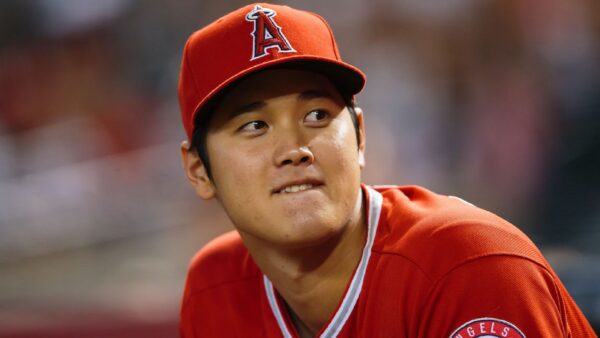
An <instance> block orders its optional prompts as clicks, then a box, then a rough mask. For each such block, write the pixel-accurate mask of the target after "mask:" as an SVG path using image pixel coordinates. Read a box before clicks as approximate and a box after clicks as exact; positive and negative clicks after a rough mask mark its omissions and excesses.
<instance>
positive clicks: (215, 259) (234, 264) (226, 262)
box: [186, 231, 260, 293]
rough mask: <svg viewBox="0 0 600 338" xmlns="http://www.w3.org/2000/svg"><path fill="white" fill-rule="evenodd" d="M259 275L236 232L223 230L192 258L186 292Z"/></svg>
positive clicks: (198, 290)
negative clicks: (223, 231)
mask: <svg viewBox="0 0 600 338" xmlns="http://www.w3.org/2000/svg"><path fill="white" fill-rule="evenodd" d="M259 276H260V271H259V270H258V268H257V267H256V265H255V264H254V262H253V261H252V258H251V257H250V254H249V253H248V250H247V249H246V247H245V246H244V244H243V242H242V240H241V238H240V236H239V234H238V232H237V231H230V232H227V233H225V234H223V235H221V236H219V237H217V238H215V239H213V240H212V241H210V242H209V243H208V244H206V245H205V246H204V247H203V248H202V249H200V250H199V251H198V252H197V253H196V254H195V255H194V257H193V258H192V260H191V262H190V264H189V268H188V274H187V281H186V293H195V292H200V291H203V290H206V289H210V288H213V287H217V286H219V285H223V284H227V283H232V282H236V281H242V280H247V279H249V278H255V277H259Z"/></svg>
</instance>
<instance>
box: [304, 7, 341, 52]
mask: <svg viewBox="0 0 600 338" xmlns="http://www.w3.org/2000/svg"><path fill="white" fill-rule="evenodd" d="M311 14H312V15H314V16H316V17H317V18H319V19H320V20H321V21H322V22H323V23H324V24H325V27H327V31H328V32H329V37H330V38H331V45H332V46H333V53H334V54H335V58H336V59H338V60H341V57H340V56H339V54H338V48H337V44H336V43H335V37H334V36H333V31H332V30H331V27H330V26H329V24H328V23H327V21H326V20H325V18H323V17H322V16H320V15H319V14H315V13H311Z"/></svg>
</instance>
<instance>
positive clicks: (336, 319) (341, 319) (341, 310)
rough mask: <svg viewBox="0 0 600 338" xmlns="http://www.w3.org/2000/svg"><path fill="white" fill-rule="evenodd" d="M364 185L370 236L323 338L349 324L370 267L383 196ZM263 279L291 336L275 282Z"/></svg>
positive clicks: (271, 303)
mask: <svg viewBox="0 0 600 338" xmlns="http://www.w3.org/2000/svg"><path fill="white" fill-rule="evenodd" d="M363 188H364V189H363V191H364V193H365V197H366V200H367V204H368V208H367V219H368V222H367V240H366V243H365V246H364V248H363V253H362V256H361V259H360V262H359V263H358V267H357V268H356V271H355V272H354V275H353V276H352V280H351V281H350V285H349V286H348V288H347V290H346V293H345V294H344V298H343V299H342V301H341V303H340V305H339V306H338V308H337V310H336V311H335V313H334V315H333V317H332V318H331V319H330V320H329V323H328V324H327V326H326V327H325V329H323V330H322V331H321V333H320V334H319V336H318V337H320V338H333V337H337V335H338V334H339V333H340V331H341V330H342V328H343V327H344V324H346V321H347V320H348V318H349V317H350V314H351V313H352V311H353V310H354V307H355V305H356V302H357V301H358V296H359V295H360V292H361V290H362V286H363V281H364V279H365V273H366V271H367V265H368V264H369V258H370V257H371V248H372V247H373V242H374V241H375V234H376V233H377V224H378V223H379V215H380V213H381V205H382V201H383V197H382V196H381V194H380V193H379V192H377V191H375V190H373V189H372V188H370V187H368V186H366V185H365V186H363ZM263 282H264V289H265V293H266V296H267V299H268V301H269V306H270V307H271V311H272V313H273V316H274V317H275V320H276V321H277V325H278V326H279V329H280V330H281V333H282V334H283V337H285V338H292V337H293V335H292V334H291V333H290V331H289V329H288V327H287V325H286V323H285V319H284V316H283V313H282V312H281V309H280V306H279V303H278V302H277V296H276V295H275V289H274V288H273V284H272V283H271V281H270V280H269V278H268V277H267V276H266V275H263Z"/></svg>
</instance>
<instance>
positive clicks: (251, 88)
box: [215, 69, 343, 114]
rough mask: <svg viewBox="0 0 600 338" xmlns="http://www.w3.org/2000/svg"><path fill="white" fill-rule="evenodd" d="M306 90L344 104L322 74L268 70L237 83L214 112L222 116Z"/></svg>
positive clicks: (289, 70)
mask: <svg viewBox="0 0 600 338" xmlns="http://www.w3.org/2000/svg"><path fill="white" fill-rule="evenodd" d="M306 91H315V92H321V93H326V94H328V96H330V97H331V98H332V99H334V100H336V101H338V100H339V101H340V102H343V99H342V97H341V95H340V93H339V91H338V90H337V88H336V87H335V86H334V85H333V83H332V82H331V81H330V80H329V79H328V78H327V77H326V76H324V75H322V74H319V73H317V72H313V71H308V70H295V69H270V70H265V71H261V72H258V73H256V74H253V75H251V76H248V77H246V78H244V79H242V80H240V82H238V83H236V84H235V85H234V86H233V87H232V88H231V89H229V90H228V91H227V92H226V93H224V95H223V96H222V98H221V100H220V102H219V103H218V104H217V106H216V109H215V110H216V112H217V114H218V113H223V112H226V111H230V110H232V109H236V108H237V107H239V106H241V105H246V104H248V103H252V102H267V101H269V100H270V99H274V98H277V97H281V96H286V95H294V94H297V95H300V94H301V93H303V92H306Z"/></svg>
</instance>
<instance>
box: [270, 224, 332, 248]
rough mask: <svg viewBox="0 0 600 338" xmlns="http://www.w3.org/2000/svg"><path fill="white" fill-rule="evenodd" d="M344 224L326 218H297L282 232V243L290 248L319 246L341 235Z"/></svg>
mask: <svg viewBox="0 0 600 338" xmlns="http://www.w3.org/2000/svg"><path fill="white" fill-rule="evenodd" d="M343 229H344V224H339V222H338V224H335V223H330V222H327V221H324V220H320V219H319V220H315V219H311V220H303V221H299V220H296V221H295V222H293V223H292V225H291V227H290V228H288V229H287V230H288V231H286V232H283V233H282V234H281V238H280V241H281V244H282V245H285V246H286V247H288V248H290V249H301V248H309V247H314V246H319V245H322V244H325V243H327V242H330V241H332V240H335V239H337V238H339V237H340V235H341V234H342V232H343Z"/></svg>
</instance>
